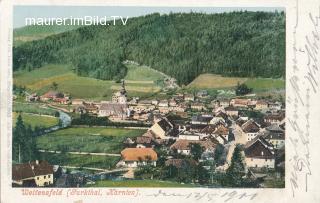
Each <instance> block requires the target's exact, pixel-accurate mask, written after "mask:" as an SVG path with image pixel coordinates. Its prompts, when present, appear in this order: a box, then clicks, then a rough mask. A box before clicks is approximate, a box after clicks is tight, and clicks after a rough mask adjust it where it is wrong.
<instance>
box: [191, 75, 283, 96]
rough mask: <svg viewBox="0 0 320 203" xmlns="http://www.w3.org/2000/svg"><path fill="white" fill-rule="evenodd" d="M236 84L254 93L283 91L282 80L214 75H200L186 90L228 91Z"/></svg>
mask: <svg viewBox="0 0 320 203" xmlns="http://www.w3.org/2000/svg"><path fill="white" fill-rule="evenodd" d="M238 83H240V84H241V83H245V84H246V85H247V86H248V87H250V88H252V89H253V92H254V93H258V92H263V91H272V90H281V89H285V80H284V79H271V78H243V77H223V76H221V75H216V74H201V75H199V76H198V77H197V78H196V79H194V80H193V81H192V82H191V83H190V84H189V85H187V88H191V89H192V88H193V89H230V88H234V87H235V86H237V84H238Z"/></svg>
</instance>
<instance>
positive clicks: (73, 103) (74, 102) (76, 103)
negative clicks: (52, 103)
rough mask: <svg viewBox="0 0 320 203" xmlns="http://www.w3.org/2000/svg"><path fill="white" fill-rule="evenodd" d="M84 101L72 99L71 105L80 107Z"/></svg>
mask: <svg viewBox="0 0 320 203" xmlns="http://www.w3.org/2000/svg"><path fill="white" fill-rule="evenodd" d="M84 102H85V101H84V100H83V99H72V101H71V104H72V105H82V104H83V103H84Z"/></svg>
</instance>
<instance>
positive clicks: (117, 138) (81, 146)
mask: <svg viewBox="0 0 320 203" xmlns="http://www.w3.org/2000/svg"><path fill="white" fill-rule="evenodd" d="M144 132H145V130H135V129H134V130H133V129H123V128H98V127H96V128H93V127H92V128H68V129H63V130H59V131H56V132H52V133H49V134H47V135H45V136H41V137H38V139H37V146H38V148H40V149H45V150H54V151H55V150H58V151H61V150H62V151H63V150H65V151H70V152H71V151H75V152H79V151H81V152H104V153H120V151H121V150H122V149H123V147H122V146H123V144H122V142H123V141H124V140H125V138H127V137H137V136H140V135H142V134H143V133H144Z"/></svg>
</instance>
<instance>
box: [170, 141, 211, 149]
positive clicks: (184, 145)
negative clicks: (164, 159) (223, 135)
mask: <svg viewBox="0 0 320 203" xmlns="http://www.w3.org/2000/svg"><path fill="white" fill-rule="evenodd" d="M190 144H200V145H201V147H203V148H204V149H205V150H213V149H214V148H215V145H216V144H214V143H213V142H211V141H210V140H206V141H199V140H196V141H195V140H177V141H176V142H175V143H174V144H173V145H171V146H170V149H178V150H189V149H190Z"/></svg>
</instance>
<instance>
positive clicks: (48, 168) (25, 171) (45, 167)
mask: <svg viewBox="0 0 320 203" xmlns="http://www.w3.org/2000/svg"><path fill="white" fill-rule="evenodd" d="M48 174H53V166H52V165H50V164H49V163H48V162H47V161H38V162H37V161H31V162H27V163H23V164H13V165H12V179H13V180H23V179H26V178H31V177H35V176H40V175H48Z"/></svg>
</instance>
